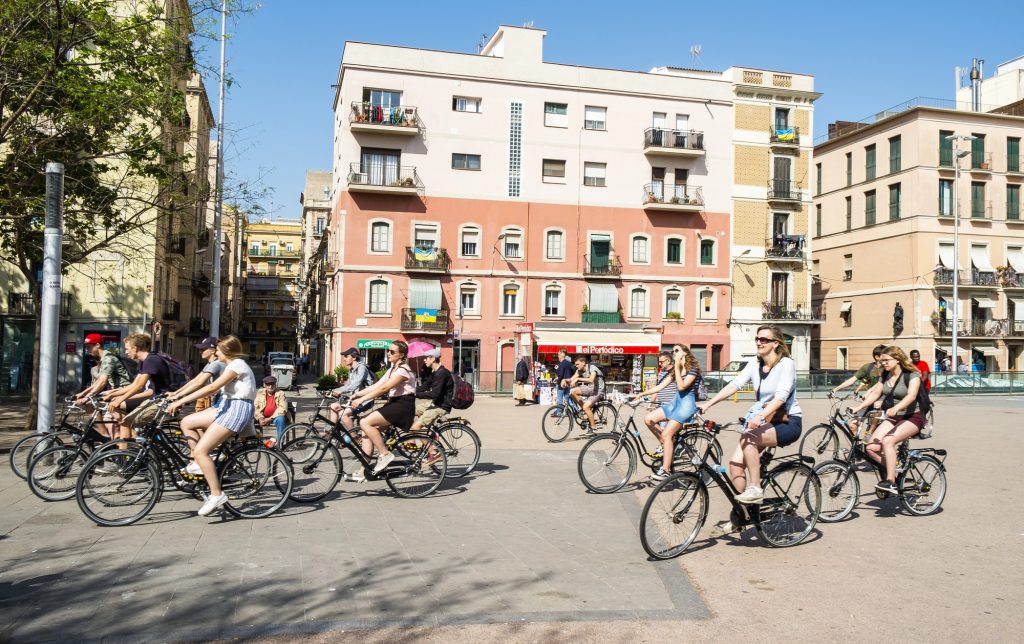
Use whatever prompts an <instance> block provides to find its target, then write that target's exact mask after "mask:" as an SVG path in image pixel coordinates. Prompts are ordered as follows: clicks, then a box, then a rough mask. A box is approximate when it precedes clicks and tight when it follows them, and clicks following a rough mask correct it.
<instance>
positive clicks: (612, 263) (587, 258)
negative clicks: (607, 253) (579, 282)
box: [583, 255, 622, 277]
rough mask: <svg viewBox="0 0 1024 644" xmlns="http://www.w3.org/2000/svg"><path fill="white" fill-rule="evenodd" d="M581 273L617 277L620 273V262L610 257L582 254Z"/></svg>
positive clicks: (591, 275)
mask: <svg viewBox="0 0 1024 644" xmlns="http://www.w3.org/2000/svg"><path fill="white" fill-rule="evenodd" d="M583 261H584V263H583V274H584V275H586V276H588V277H618V276H619V275H622V264H620V263H619V262H618V260H616V259H614V258H612V257H599V258H596V259H595V258H594V257H593V256H592V255H584V256H583Z"/></svg>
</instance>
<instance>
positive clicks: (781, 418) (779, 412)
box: [747, 362, 795, 425]
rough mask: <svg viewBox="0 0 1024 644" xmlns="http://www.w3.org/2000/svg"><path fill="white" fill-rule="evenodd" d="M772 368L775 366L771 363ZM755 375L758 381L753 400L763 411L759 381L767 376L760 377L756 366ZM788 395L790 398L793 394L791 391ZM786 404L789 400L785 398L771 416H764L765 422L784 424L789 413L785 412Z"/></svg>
mask: <svg viewBox="0 0 1024 644" xmlns="http://www.w3.org/2000/svg"><path fill="white" fill-rule="evenodd" d="M775 364H778V362H776V363H775ZM774 368H775V365H772V369H774ZM772 369H769V370H768V373H769V374H770V373H771V372H772ZM757 375H758V376H759V378H758V381H757V393H756V394H754V395H755V396H756V398H755V400H757V401H758V403H757V404H758V405H761V409H760V410H758V411H759V412H761V411H764V405H762V404H761V383H762V382H764V379H765V378H767V377H768V376H764V377H760V376H761V370H760V367H758V372H757ZM794 393H795V390H794ZM789 396H790V398H792V397H793V394H792V393H791V394H790V395H789ZM788 405H789V401H788V400H787V401H786V404H785V405H783V406H781V407H779V408H778V409H776V410H775V413H773V414H772V417H771V418H765V419H764V422H765V424H769V425H784V424H786V423H788V422H789V414H788V413H786V407H787V406H788ZM751 411H753V408H751ZM747 415H748V416H749V415H750V412H747Z"/></svg>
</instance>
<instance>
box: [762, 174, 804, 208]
mask: <svg viewBox="0 0 1024 644" xmlns="http://www.w3.org/2000/svg"><path fill="white" fill-rule="evenodd" d="M803 198H804V191H803V190H802V189H801V188H800V186H799V184H797V182H796V181H787V180H786V179H772V180H771V181H769V182H768V201H769V202H775V203H779V204H799V203H800V202H801V201H802V200H803Z"/></svg>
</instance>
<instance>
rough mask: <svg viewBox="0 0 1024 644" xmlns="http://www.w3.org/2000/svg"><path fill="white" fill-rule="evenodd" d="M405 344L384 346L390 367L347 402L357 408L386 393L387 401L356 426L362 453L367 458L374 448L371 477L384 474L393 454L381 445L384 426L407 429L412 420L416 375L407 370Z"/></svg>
mask: <svg viewBox="0 0 1024 644" xmlns="http://www.w3.org/2000/svg"><path fill="white" fill-rule="evenodd" d="M408 355H409V345H408V344H406V343H405V342H402V341H401V340H395V341H394V342H392V343H391V346H390V347H388V362H390V363H391V366H390V367H389V368H388V370H387V371H386V372H385V373H384V375H383V376H382V377H381V379H380V380H378V381H377V382H376V383H375V384H373V385H370V386H369V387H367V388H366V389H361V390H359V391H357V392H356V394H355V397H354V398H352V399H351V400H349V403H348V404H349V406H350V407H358V406H359V405H361V404H363V403H364V402H366V401H368V400H373V399H374V398H376V397H377V396H380V395H382V394H383V393H384V392H387V394H388V401H387V403H385V404H384V406H383V407H381V408H380V409H378V410H377V411H375V412H373V413H371V414H369V415H367V416H364V417H363V419H362V420H361V421H359V427H360V428H361V429H362V430H363V437H364V438H363V453H364V454H366V455H367V456H369V455H371V454H373V449H374V448H376V449H377V465H376V466H375V467H374V468H373V473H374V474H379V473H381V472H382V471H384V468H386V467H387V466H388V465H390V464H391V461H392V460H394V458H395V455H394V454H392V453H391V452H389V451H388V448H387V447H386V446H385V445H384V437H383V436H382V435H381V430H382V429H384V428H386V427H387V426H388V425H394V426H395V427H398V428H399V429H405V430H408V429H409V427H411V426H412V423H413V421H414V420H415V419H416V375H415V374H414V373H413V372H412V370H411V369H409V364H408V362H407V357H408Z"/></svg>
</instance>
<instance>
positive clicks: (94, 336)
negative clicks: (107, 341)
mask: <svg viewBox="0 0 1024 644" xmlns="http://www.w3.org/2000/svg"><path fill="white" fill-rule="evenodd" d="M85 343H86V344H102V343H103V336H101V335H100V334H99V333H90V334H89V335H87V336H85Z"/></svg>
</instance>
